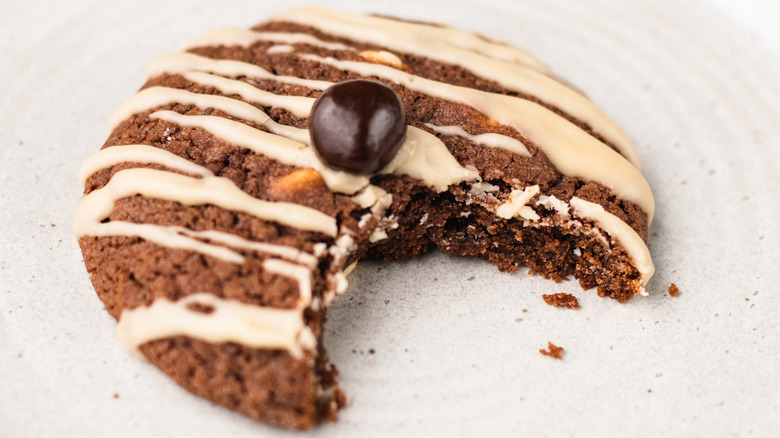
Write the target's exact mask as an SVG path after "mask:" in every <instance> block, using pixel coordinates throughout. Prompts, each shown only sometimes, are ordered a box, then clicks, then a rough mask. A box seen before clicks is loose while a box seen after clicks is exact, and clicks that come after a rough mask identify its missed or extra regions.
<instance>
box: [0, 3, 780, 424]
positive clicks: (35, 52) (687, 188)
mask: <svg viewBox="0 0 780 438" xmlns="http://www.w3.org/2000/svg"><path fill="white" fill-rule="evenodd" d="M300 3H301V2H298V1H288V2H285V4H284V5H281V4H280V3H278V2H249V1H243V2H242V1H232V2H221V3H220V4H219V5H216V4H215V3H214V2H206V1H172V2H153V1H134V2H121V3H120V2H100V1H87V0H78V1H70V2H56V1H30V2H3V3H2V4H0V84H2V85H1V88H0V90H2V92H0V184H2V189H1V190H0V223H2V225H3V226H2V227H0V242H2V244H1V245H0V425H2V426H0V435H2V436H3V437H27V436H79V437H81V436H113V437H122V436H128V437H129V436H166V437H184V436H187V437H190V436H235V437H243V436H247V437H248V436H252V437H257V436H287V435H293V433H290V432H286V431H283V430H280V429H276V428H271V427H267V426H265V425H262V424H257V423H255V422H252V421H250V420H248V419H246V418H244V417H242V416H240V415H237V414H234V413H232V412H229V411H227V410H224V409H222V408H220V407H217V406H214V405H213V404H211V403H210V402H207V401H204V400H202V399H199V398H196V397H194V396H191V395H190V394H188V393H186V392H185V391H183V390H182V389H180V388H179V387H178V386H177V385H176V384H174V383H173V382H172V381H170V380H169V379H168V378H167V377H165V376H164V375H162V374H161V373H160V372H158V371H157V370H156V369H155V368H154V367H153V366H151V365H149V364H148V363H145V362H142V361H140V360H138V359H136V358H135V357H134V356H132V355H131V354H130V353H129V352H128V351H126V350H125V349H124V348H123V347H122V346H121V345H120V344H119V342H118V341H117V340H116V335H115V332H114V322H113V320H112V319H111V318H110V317H109V315H108V314H107V313H106V312H105V311H104V310H103V306H102V304H101V303H100V301H99V300H98V299H97V297H96V296H95V294H94V291H93V290H92V287H91V285H90V283H89V279H88V277H87V275H86V272H85V269H84V267H83V265H82V259H81V254H80V252H79V250H78V246H77V245H76V242H75V239H74V238H73V237H72V235H71V218H72V212H73V208H74V206H75V203H76V201H77V199H78V198H79V196H80V193H81V188H80V187H79V184H78V182H77V178H76V175H77V171H78V167H79V165H80V163H81V162H82V161H83V160H84V159H85V158H86V157H88V156H89V155H91V154H92V153H94V152H95V151H97V149H98V148H99V147H100V145H101V144H102V142H103V140H104V135H105V127H106V124H107V121H108V118H109V117H110V115H111V114H112V113H113V111H114V109H115V108H116V107H117V106H118V105H119V104H120V103H121V102H122V101H123V100H124V99H127V98H129V97H130V96H131V95H132V94H133V93H134V92H135V91H136V89H137V88H138V87H139V86H140V85H141V83H142V78H143V72H144V70H145V68H146V66H147V65H148V64H149V63H150V62H151V61H152V60H153V59H155V58H156V57H158V56H160V55H162V54H165V53H169V52H172V51H176V50H178V49H179V48H180V47H181V46H182V45H183V44H184V43H185V42H187V41H188V40H190V39H192V38H193V37H195V36H198V35H200V34H202V33H204V32H205V31H207V30H210V29H214V28H217V27H223V26H231V25H232V26H249V25H252V24H254V23H256V22H259V21H262V20H263V19H265V18H266V17H268V16H270V15H272V14H273V13H274V12H277V11H280V10H281V9H282V7H284V8H287V7H291V6H293V5H295V4H300ZM329 4H331V5H333V6H334V7H340V8H344V9H348V10H353V11H361V12H362V11H366V12H368V11H371V12H380V13H385V14H391V15H398V16H403V17H406V18H411V19H421V20H434V21H441V22H444V23H447V24H450V25H453V26H456V27H461V28H466V29H472V30H475V31H479V32H482V33H484V34H486V35H489V36H491V37H495V38H499V39H504V40H507V41H509V42H511V43H514V44H516V45H519V46H521V47H523V48H525V49H527V50H528V51H530V52H531V53H534V54H536V55H537V56H538V57H540V58H541V59H542V60H543V61H545V62H546V63H548V64H549V65H551V66H552V67H553V69H554V70H556V71H557V72H558V73H560V74H561V75H563V76H564V77H566V78H568V79H570V80H572V82H574V83H575V84H577V85H578V86H579V87H581V88H582V89H583V90H585V92H586V93H587V94H588V95H589V96H591V97H592V98H593V99H594V100H595V101H596V103H597V104H598V105H599V106H601V107H602V108H603V109H604V110H605V112H606V113H607V114H610V115H611V116H613V117H614V118H615V119H616V120H617V122H618V123H619V124H620V125H621V126H622V127H623V128H624V129H625V131H626V132H628V134H629V135H630V136H631V137H632V138H633V139H634V140H635V141H636V144H637V147H638V149H639V153H640V155H641V157H642V160H643V170H644V173H645V175H646V177H647V179H648V180H649V182H650V184H651V186H652V187H653V189H654V192H655V198H656V203H657V210H656V219H655V221H654V223H653V225H652V228H651V233H650V234H651V242H650V249H651V251H652V253H653V256H654V259H655V263H656V267H657V273H656V275H655V277H654V278H653V280H652V281H651V283H650V285H649V287H648V289H649V291H650V296H649V297H645V298H643V297H638V298H636V299H634V300H633V301H631V302H630V303H628V304H625V305H621V304H618V303H616V302H614V301H612V300H605V299H600V298H598V297H597V296H596V295H595V293H594V292H593V291H581V290H580V289H579V287H578V285H577V284H576V283H575V282H565V283H562V284H555V283H551V282H547V281H544V280H542V279H540V278H538V277H532V276H527V275H525V272H524V271H521V272H520V273H516V274H504V273H499V272H497V270H496V269H495V268H493V267H492V266H491V265H489V264H487V263H484V262H480V261H476V260H469V259H456V258H449V257H445V256H442V255H440V254H431V255H429V256H426V257H424V258H422V259H420V260H417V261H413V262H408V263H402V264H387V263H373V262H372V263H364V264H361V265H360V266H358V268H357V270H356V271H355V272H354V273H353V274H352V276H351V277H350V281H351V287H350V290H349V292H348V293H347V294H346V295H344V296H343V297H341V298H340V299H339V300H338V301H337V302H336V303H335V305H334V306H333V307H332V309H331V311H330V322H329V324H328V329H329V331H328V333H327V335H326V339H325V342H326V346H327V348H328V350H329V352H330V356H331V359H332V360H333V361H334V362H335V363H336V364H337V365H338V367H339V368H340V370H341V371H342V376H341V380H340V381H341V385H342V387H343V388H344V390H345V391H346V392H347V394H348V395H349V396H350V397H351V403H350V406H349V407H348V408H347V409H346V410H344V411H343V412H342V415H341V419H340V421H339V422H338V423H335V424H327V425H324V426H322V427H319V428H316V429H314V430H313V431H311V432H309V434H310V435H311V436H339V437H350V436H355V437H358V436H359V437H363V436H385V435H390V436H393V435H395V436H398V435H407V436H485V435H489V436H502V435H505V436H517V435H527V436H569V435H571V436H628V435H634V436H643V435H646V436H734V435H736V436H749V435H754V436H771V435H773V434H774V433H776V431H777V430H780V416H777V415H776V414H777V412H779V411H780V373H777V369H776V365H775V364H776V363H780V331H779V330H778V321H780V311H779V310H778V309H780V294H778V292H780V291H778V286H777V282H776V280H775V278H774V277H775V273H776V272H777V268H776V265H777V260H778V259H779V258H780V235H779V233H778V229H779V228H780V227H778V225H777V218H778V215H780V193H778V190H779V189H778V187H779V183H780V181H779V177H778V174H780V142H779V141H778V135H777V134H778V133H777V126H778V125H780V81H778V80H777V78H778V77H780V31H777V30H776V29H775V27H774V25H773V23H776V22H777V20H778V19H780V7H778V6H775V5H773V4H772V3H771V2H770V1H757V0H752V1H743V2H740V4H739V5H736V4H735V3H734V2H727V1H725V0H710V1H703V0H699V1H695V2H675V1H672V0H663V1H649V0H648V1H637V2H623V1H618V0H599V1H594V2H579V1H564V0H556V1H541V0H539V1H532V0H520V1H513V2H505V1H500V0H482V1H480V2H465V1H448V2H444V1H426V2H421V1H401V0H398V1H394V2H376V3H375V4H373V5H367V4H366V3H365V2H357V1H334V2H329ZM773 17H774V18H773ZM671 282H674V283H676V284H677V285H678V286H679V287H680V290H681V295H680V296H679V297H678V298H670V297H669V296H668V294H667V292H666V289H667V287H668V286H669V284H670V283H671ZM564 291H565V292H570V293H574V294H575V295H576V296H577V297H578V298H579V299H580V303H581V306H582V308H581V309H579V310H563V309H555V308H552V307H549V306H547V305H546V304H545V303H544V302H543V300H542V294H545V293H553V292H564ZM548 341H551V342H553V343H555V344H557V345H560V346H562V347H564V348H565V353H564V357H563V360H562V361H556V360H553V359H550V358H548V357H545V356H542V355H541V354H539V352H538V350H539V348H542V347H544V346H546V345H547V342H548Z"/></svg>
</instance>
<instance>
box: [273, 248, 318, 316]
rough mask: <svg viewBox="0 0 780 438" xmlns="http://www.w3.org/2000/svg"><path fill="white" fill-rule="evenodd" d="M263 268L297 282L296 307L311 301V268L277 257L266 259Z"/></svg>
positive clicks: (304, 305) (301, 306)
mask: <svg viewBox="0 0 780 438" xmlns="http://www.w3.org/2000/svg"><path fill="white" fill-rule="evenodd" d="M263 269H265V270H266V271H268V272H273V273H275V274H278V275H284V276H286V277H289V278H292V279H294V280H295V281H296V282H297V283H298V305H297V306H296V307H298V308H304V307H306V306H307V305H308V304H309V303H310V302H311V297H312V295H311V292H312V290H311V269H309V268H306V267H305V266H299V265H296V264H293V263H290V262H286V261H284V260H279V259H266V260H265V261H264V262H263Z"/></svg>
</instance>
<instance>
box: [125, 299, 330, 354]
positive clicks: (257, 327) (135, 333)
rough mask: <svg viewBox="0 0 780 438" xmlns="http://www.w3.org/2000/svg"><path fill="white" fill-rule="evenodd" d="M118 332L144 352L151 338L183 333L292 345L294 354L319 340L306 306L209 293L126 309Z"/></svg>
mask: <svg viewBox="0 0 780 438" xmlns="http://www.w3.org/2000/svg"><path fill="white" fill-rule="evenodd" d="M195 304H199V305H202V306H206V307H208V308H209V309H210V312H209V313H203V312H200V311H197V310H193V309H192V308H191V306H192V305H195ZM117 335H118V337H119V340H120V341H121V342H122V343H123V344H124V345H125V346H127V348H128V349H130V350H131V351H133V352H134V353H136V354H138V355H140V354H141V353H140V351H139V347H140V346H141V345H143V344H144V343H146V342H149V341H153V340H157V339H164V338H168V337H173V336H180V335H185V336H189V337H192V338H197V339H201V340H204V341H208V342H214V343H221V342H236V343H240V344H242V345H245V346H248V347H256V348H268V349H286V350H288V351H289V352H290V354H292V355H293V356H294V357H302V356H303V351H304V350H311V349H312V340H313V335H312V333H311V331H310V330H309V329H308V327H306V326H305V324H304V321H303V318H302V317H301V310H300V309H276V308H270V307H261V306H255V305H250V304H246V303H242V302H240V301H237V300H231V299H222V298H218V297H215V296H214V295H211V294H207V293H197V294H193V295H189V296H187V297H185V298H182V299H180V300H178V301H175V302H174V301H171V300H168V299H166V298H158V299H156V300H155V301H154V302H153V303H152V305H151V306H149V307H138V308H135V309H132V310H125V311H124V312H122V315H121V317H120V318H119V322H118V323H117ZM314 345H316V340H314Z"/></svg>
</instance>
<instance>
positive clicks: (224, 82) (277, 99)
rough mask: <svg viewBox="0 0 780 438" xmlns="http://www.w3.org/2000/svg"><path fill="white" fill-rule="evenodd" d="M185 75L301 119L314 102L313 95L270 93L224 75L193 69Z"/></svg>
mask: <svg viewBox="0 0 780 438" xmlns="http://www.w3.org/2000/svg"><path fill="white" fill-rule="evenodd" d="M183 76H184V77H185V78H187V79H189V80H191V81H192V82H195V83H198V84H201V85H207V86H210V87H214V88H216V89H218V90H219V91H221V92H222V93H224V94H226V95H231V94H237V95H239V96H241V97H242V98H243V99H245V100H248V101H250V102H255V103H258V104H260V105H263V106H266V107H279V108H283V109H285V110H287V111H289V112H290V113H291V114H292V115H294V116H295V117H298V118H299V119H300V118H307V117H309V113H311V106H312V105H313V104H314V98H311V97H302V96H285V95H282V94H274V93H269V92H268V91H264V90H261V89H259V88H256V87H253V86H251V85H249V84H247V83H246V82H242V81H237V80H234V79H228V78H223V77H222V76H217V75H213V74H209V73H203V72H197V71H193V72H188V73H184V74H183Z"/></svg>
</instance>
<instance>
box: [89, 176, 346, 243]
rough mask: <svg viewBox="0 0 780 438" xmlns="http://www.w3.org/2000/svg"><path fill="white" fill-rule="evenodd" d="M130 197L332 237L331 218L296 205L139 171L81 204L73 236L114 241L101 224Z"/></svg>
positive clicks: (219, 181) (221, 181)
mask: <svg viewBox="0 0 780 438" xmlns="http://www.w3.org/2000/svg"><path fill="white" fill-rule="evenodd" d="M134 195H143V196H147V197H152V198H157V199H162V200H168V201H177V202H179V203H181V204H184V205H205V204H212V205H216V206H218V207H221V208H224V209H227V210H234V211H239V212H243V213H247V214H250V215H252V216H255V217H257V218H260V219H263V220H268V221H273V222H277V223H280V224H282V225H287V226H290V227H293V228H298V229H301V230H307V231H314V232H318V233H322V234H325V235H327V236H335V235H336V220H335V219H334V218H332V217H330V216H328V215H326V214H324V213H322V212H320V211H317V210H315V209H313V208H309V207H304V206H302V205H298V204H292V203H286V202H268V201H263V200H261V199H257V198H255V197H253V196H250V195H248V194H246V193H244V192H243V191H242V190H241V189H239V188H238V187H236V185H235V184H233V182H232V181H231V180H229V179H227V178H220V177H205V178H192V177H188V176H184V175H179V174H175V173H171V172H163V171H160V170H154V169H145V168H138V169H126V170H122V171H120V172H117V173H116V174H115V175H114V176H113V178H111V180H110V181H109V182H108V184H106V185H105V186H103V187H102V188H100V189H98V190H95V191H93V192H92V193H90V194H88V195H86V196H84V197H83V198H81V200H80V201H79V204H78V206H77V208H76V217H75V219H74V230H75V233H76V236H77V237H81V236H87V235H90V236H105V235H113V234H112V233H109V234H106V232H107V231H104V230H107V229H108V228H107V227H106V226H107V225H108V224H111V222H107V223H101V221H102V220H104V219H106V218H108V217H109V216H110V215H111V212H112V211H113V210H114V202H115V201H117V200H118V199H121V198H125V197H129V196H134Z"/></svg>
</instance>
